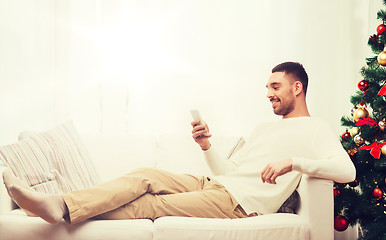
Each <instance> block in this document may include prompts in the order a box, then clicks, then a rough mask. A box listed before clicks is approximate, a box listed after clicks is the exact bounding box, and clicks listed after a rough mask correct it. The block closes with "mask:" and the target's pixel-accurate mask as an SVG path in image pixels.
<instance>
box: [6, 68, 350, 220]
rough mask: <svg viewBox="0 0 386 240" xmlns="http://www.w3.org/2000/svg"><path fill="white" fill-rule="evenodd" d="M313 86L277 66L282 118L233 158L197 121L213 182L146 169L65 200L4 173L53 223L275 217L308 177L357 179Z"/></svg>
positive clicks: (274, 79) (274, 82) (26, 202)
mask: <svg viewBox="0 0 386 240" xmlns="http://www.w3.org/2000/svg"><path fill="white" fill-rule="evenodd" d="M307 86H308V76H307V73H306V71H305V70H304V68H303V66H302V65H301V64H299V63H294V62H286V63H282V64H279V65H277V66H276V67H275V68H273V69H272V75H271V76H270V78H269V80H268V83H267V85H266V87H267V89H268V94H267V97H268V98H269V100H270V102H271V103H272V108H273V111H274V113H275V114H277V115H281V116H282V119H281V120H280V121H278V122H274V123H265V124H260V125H259V126H258V127H257V128H256V129H255V130H254V131H253V132H252V134H251V135H250V137H249V138H248V139H247V141H246V143H245V145H244V146H243V147H242V148H241V149H240V150H239V151H238V152H236V154H235V155H234V156H233V157H232V158H231V159H230V160H225V159H222V158H220V157H219V156H218V155H217V154H216V151H215V149H214V147H213V146H211V143H210V141H209V138H210V137H211V134H209V131H208V126H207V124H206V123H200V122H199V121H193V122H192V123H191V124H192V126H193V130H192V134H193V138H194V140H195V141H196V142H197V143H198V145H199V146H200V147H201V148H202V150H203V152H204V155H205V158H206V161H207V163H208V165H209V167H210V168H211V170H212V172H213V174H214V176H213V177H195V176H191V175H186V174H172V173H168V172H165V171H162V170H157V169H148V168H146V169H138V170H135V171H133V172H131V173H129V174H127V175H124V176H122V177H120V178H117V179H115V180H113V181H110V182H107V183H104V184H101V185H98V186H95V187H93V188H90V189H84V190H79V191H74V192H71V193H66V194H63V195H48V194H43V193H38V192H34V191H32V190H30V189H29V188H28V187H27V186H23V183H21V182H20V180H19V179H17V178H16V177H14V176H12V175H11V174H10V173H9V172H5V173H4V174H3V178H4V183H5V185H6V187H7V190H8V193H9V195H10V196H11V198H12V199H13V200H14V201H15V202H16V203H17V204H18V205H19V206H20V207H21V208H22V209H24V210H25V211H26V212H31V213H32V214H35V215H37V216H40V217H41V218H43V219H44V220H46V221H47V222H50V223H58V222H60V221H61V220H62V219H63V218H64V219H65V220H66V221H67V222H69V223H71V224H75V223H78V222H81V221H83V220H85V219H89V218H96V219H132V218H149V219H156V218H158V217H161V216H191V217H208V218H244V217H248V216H255V215H259V214H267V213H273V212H276V211H277V210H278V209H279V207H280V206H281V205H282V204H283V202H284V201H285V200H286V199H287V198H288V197H289V196H290V195H291V194H292V193H293V191H294V190H295V189H296V187H297V185H298V183H299V180H300V178H301V174H302V173H303V174H308V175H310V176H313V177H319V178H326V179H332V180H334V181H336V182H350V181H353V180H354V179H355V167H354V165H353V164H352V162H351V160H350V158H349V157H348V155H347V153H346V152H345V151H344V150H343V148H342V147H341V145H340V142H339V141H338V139H337V137H336V136H335V134H334V133H333V131H331V129H330V128H329V127H328V126H327V125H326V124H325V123H323V122H322V121H320V120H317V119H313V118H311V117H310V114H309V112H308V109H307V104H306V92H307Z"/></svg>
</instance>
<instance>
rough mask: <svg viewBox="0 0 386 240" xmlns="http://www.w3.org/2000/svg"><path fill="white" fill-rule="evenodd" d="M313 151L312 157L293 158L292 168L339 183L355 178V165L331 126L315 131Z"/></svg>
mask: <svg viewBox="0 0 386 240" xmlns="http://www.w3.org/2000/svg"><path fill="white" fill-rule="evenodd" d="M313 152H314V154H315V156H314V157H312V159H308V158H301V157H294V158H292V161H293V165H292V170H295V171H298V172H301V173H305V174H307V175H309V176H312V177H318V178H325V179H331V180H333V181H335V182H339V183H347V182H352V181H354V180H355V175H356V170H355V166H354V164H353V163H352V161H351V159H350V157H349V156H348V154H347V152H346V151H345V150H344V149H343V147H342V145H341V143H340V142H339V138H338V137H337V136H336V134H335V133H334V132H333V131H332V129H331V128H330V127H328V126H322V127H319V128H318V129H317V130H316V131H315V132H314V136H313Z"/></svg>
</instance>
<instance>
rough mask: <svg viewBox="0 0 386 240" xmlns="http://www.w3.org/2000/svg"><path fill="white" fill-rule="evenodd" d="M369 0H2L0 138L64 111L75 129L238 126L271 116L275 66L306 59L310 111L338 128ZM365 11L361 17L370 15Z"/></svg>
mask: <svg viewBox="0 0 386 240" xmlns="http://www.w3.org/2000/svg"><path fill="white" fill-rule="evenodd" d="M378 2H381V1H380V0H377V1H375V0H374V1H363V0H340V1H336V0H325V1H316V0H312V1H310V0H292V1H289V0H260V1H255V0H242V1H233V0H213V1H207V0H194V1H193V0H189V1H188V0H183V1H181V0H158V1H155V0H153V1H152V0H115V1H111V0H67V1H61V0H13V1H7V0H0V109H1V111H0V122H1V124H0V126H1V127H0V130H1V133H2V134H0V135H1V136H0V144H7V143H9V142H10V141H14V140H15V139H16V137H17V134H18V133H19V132H20V131H22V130H44V129H47V128H50V127H52V126H55V125H58V124H60V123H62V122H64V121H66V120H68V119H73V120H74V122H75V124H76V126H77V127H78V128H79V129H80V131H85V132H97V131H100V132H104V133H124V134H131V133H133V134H137V133H144V134H162V133H187V134H188V133H189V132H190V121H191V118H190V115H189V110H190V109H191V108H197V109H199V110H200V111H201V114H202V116H203V118H204V119H205V120H206V121H207V122H208V123H209V124H210V127H211V131H212V132H213V133H214V134H219V135H247V134H248V133H249V132H250V131H251V130H252V128H253V127H254V126H255V125H256V123H258V122H261V121H269V120H272V119H275V118H276V117H275V116H274V115H273V113H272V109H271V107H270V104H269V103H268V100H267V99H266V88H265V84H266V82H267V80H268V77H269V75H270V71H271V69H272V67H274V66H275V65H276V64H278V63H280V62H283V61H299V62H301V63H303V65H304V66H305V68H306V70H307V71H308V74H309V78H310V85H309V92H308V97H307V98H308V103H309V109H310V112H311V114H312V115H313V116H315V117H321V118H324V119H326V120H327V121H329V122H330V124H331V125H332V126H333V127H335V128H336V129H337V132H339V131H341V129H340V127H339V121H340V117H341V116H342V115H345V114H349V113H350V109H351V104H350V103H349V97H350V95H352V94H353V93H354V91H355V90H356V84H357V83H358V82H359V81H360V80H361V76H360V74H359V70H360V68H361V67H362V66H363V65H364V64H365V57H368V56H369V53H370V52H369V49H368V47H367V40H368V37H369V35H370V34H374V33H375V32H376V31H375V29H376V27H377V26H378V24H379V23H378V22H376V17H375V14H376V11H377V10H378V9H379V8H380V7H381V5H380V4H379V3H378ZM369 19H370V21H369Z"/></svg>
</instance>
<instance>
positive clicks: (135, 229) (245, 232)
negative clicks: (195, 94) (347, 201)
mask: <svg viewBox="0 0 386 240" xmlns="http://www.w3.org/2000/svg"><path fill="white" fill-rule="evenodd" d="M81 137H82V139H83V142H84V144H85V146H86V148H87V150H88V151H89V153H90V155H91V157H92V160H93V161H94V164H95V166H96V169H97V171H98V173H99V175H100V177H101V180H102V181H106V180H109V179H112V178H114V177H116V176H119V175H122V174H124V173H127V172H129V171H131V170H133V169H135V168H138V167H155V168H160V169H165V170H168V171H173V172H179V173H190V174H194V175H211V173H210V170H209V169H208V167H207V166H206V163H205V160H204V157H203V154H202V152H201V150H200V149H199V147H198V146H197V144H195V143H194V141H193V139H192V138H191V136H188V135H186V136H182V135H163V136H158V137H156V136H148V135H101V134H81ZM236 140H237V138H233V137H217V138H216V137H213V138H212V143H213V145H215V146H216V148H217V149H218V151H219V152H220V153H222V154H224V157H225V156H226V154H227V153H228V151H229V150H230V149H231V147H232V145H233V144H235V143H236ZM1 185H2V186H0V189H1V190H0V194H1V195H0V203H1V205H0V238H1V239H2V240H13V239H17V240H19V239H34V240H35V239H55V240H61V239H82V240H87V239H90V240H91V239H92V240H98V239H101V240H102V239H103V240H106V239H110V240H112V239H117V240H118V239H137V240H140V239H143V240H145V239H146V240H148V239H157V240H159V239H165V240H166V239H168V240H170V239H200V240H204V239H218V240H227V239H242V240H247V239H264V240H269V239H274V240H279V239H285V240H290V239H293V240H295V239H296V240H299V239H311V240H330V239H333V238H334V230H333V194H332V186H333V183H332V181H329V180H323V179H316V178H310V177H308V176H306V175H304V176H303V177H302V180H301V182H300V184H299V187H298V189H297V190H298V192H299V195H300V206H299V209H298V211H297V214H285V213H276V214H268V215H262V216H257V217H250V218H245V219H204V218H188V217H162V218H158V219H156V220H155V221H154V222H153V221H151V220H147V219H139V220H88V221H85V222H83V223H80V224H76V225H68V224H67V223H65V222H64V221H63V222H62V223H60V224H58V225H51V224H48V223H46V222H45V221H43V220H41V219H40V218H36V217H27V216H26V215H25V214H24V213H23V212H22V211H20V210H11V201H10V199H9V198H8V196H7V194H6V190H5V188H4V186H3V184H1Z"/></svg>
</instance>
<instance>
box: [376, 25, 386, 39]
mask: <svg viewBox="0 0 386 240" xmlns="http://www.w3.org/2000/svg"><path fill="white" fill-rule="evenodd" d="M385 31H386V26H385V24H380V25H379V26H378V27H377V35H378V36H379V35H381V34H383V33H384V32H385Z"/></svg>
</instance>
